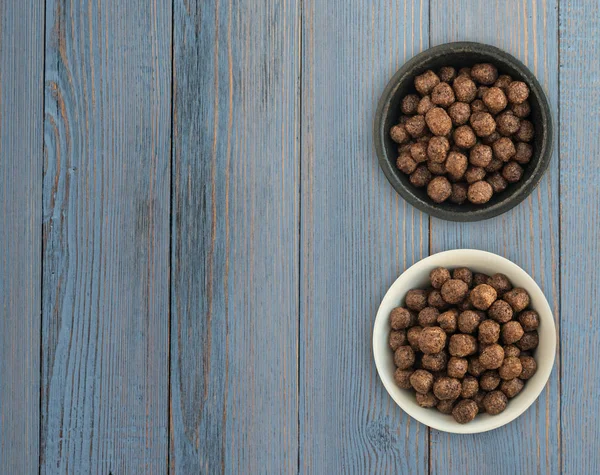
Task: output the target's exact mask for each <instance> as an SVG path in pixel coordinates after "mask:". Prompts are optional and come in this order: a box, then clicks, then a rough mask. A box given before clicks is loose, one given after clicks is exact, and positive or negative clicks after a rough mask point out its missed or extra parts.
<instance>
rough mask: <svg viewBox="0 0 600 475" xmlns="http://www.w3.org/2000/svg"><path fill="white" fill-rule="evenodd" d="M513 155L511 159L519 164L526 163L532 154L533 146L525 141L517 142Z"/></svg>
mask: <svg viewBox="0 0 600 475" xmlns="http://www.w3.org/2000/svg"><path fill="white" fill-rule="evenodd" d="M515 150H516V153H515V156H514V157H513V160H514V161H515V162H517V163H519V164H521V165H526V164H528V163H529V162H530V160H531V157H532V156H533V147H532V146H531V145H530V144H528V143H525V142H517V145H515Z"/></svg>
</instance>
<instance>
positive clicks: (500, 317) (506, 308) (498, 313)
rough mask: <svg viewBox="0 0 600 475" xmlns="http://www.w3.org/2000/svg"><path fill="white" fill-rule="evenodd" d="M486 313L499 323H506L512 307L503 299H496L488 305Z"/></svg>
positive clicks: (511, 312)
mask: <svg viewBox="0 0 600 475" xmlns="http://www.w3.org/2000/svg"><path fill="white" fill-rule="evenodd" d="M488 315H489V316H490V317H491V318H493V319H494V320H496V321H497V322H499V323H506V322H508V321H509V320H510V319H511V318H512V317H513V309H512V308H511V306H510V305H508V303H506V302H505V301H504V300H496V301H495V302H494V303H493V304H492V305H490V308H489V309H488ZM510 343H513V342H512V341H511V342H510Z"/></svg>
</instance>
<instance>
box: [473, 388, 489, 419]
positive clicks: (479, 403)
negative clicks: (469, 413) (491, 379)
mask: <svg viewBox="0 0 600 475" xmlns="http://www.w3.org/2000/svg"><path fill="white" fill-rule="evenodd" d="M486 395H487V392H486V391H479V392H478V393H477V395H476V396H475V397H474V398H473V401H475V402H476V403H477V407H478V408H479V413H480V414H483V413H485V407H484V406H483V398H484V397H485V396H486Z"/></svg>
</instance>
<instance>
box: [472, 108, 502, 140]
mask: <svg viewBox="0 0 600 475" xmlns="http://www.w3.org/2000/svg"><path fill="white" fill-rule="evenodd" d="M469 123H470V124H471V127H473V130H474V131H475V134H476V135H477V136H478V137H487V136H488V135H490V134H491V133H493V132H494V131H495V130H496V121H495V120H494V118H493V117H492V116H491V114H490V113H489V112H475V113H473V114H472V115H471V118H470V119H469Z"/></svg>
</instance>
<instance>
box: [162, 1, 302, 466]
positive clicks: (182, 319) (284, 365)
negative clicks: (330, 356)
mask: <svg viewBox="0 0 600 475" xmlns="http://www.w3.org/2000/svg"><path fill="white" fill-rule="evenodd" d="M299 14H300V4H299V2H298V1H296V0H287V1H284V2H272V1H269V0H261V1H253V0H244V1H241V2H235V3H234V2H232V1H228V2H225V1H219V0H214V1H201V0H196V1H193V0H192V1H184V0H176V1H175V18H174V19H175V21H174V25H175V30H174V136H173V137H174V143H173V146H174V162H173V163H174V170H173V226H172V237H173V241H172V243H173V244H172V262H173V266H172V270H171V282H172V285H173V287H172V306H171V314H172V326H171V369H172V372H171V421H170V422H171V461H170V465H171V471H172V472H173V473H182V474H183V473H217V472H225V473H293V472H295V471H296V469H297V464H298V449H297V447H298V384H297V381H298V362H297V354H298V271H299V263H298V219H299V206H298V200H299V198H298V190H299V174H298V173H299V139H298V134H299V74H300V69H299V68H300V66H299V64H300V63H299V31H298V25H299Z"/></svg>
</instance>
